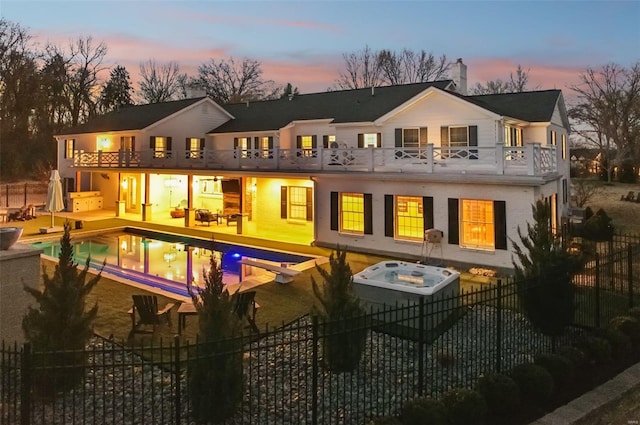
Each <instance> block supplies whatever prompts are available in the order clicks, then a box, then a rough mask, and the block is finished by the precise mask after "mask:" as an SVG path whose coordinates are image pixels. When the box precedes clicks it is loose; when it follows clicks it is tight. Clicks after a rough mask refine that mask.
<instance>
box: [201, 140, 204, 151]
mask: <svg viewBox="0 0 640 425" xmlns="http://www.w3.org/2000/svg"><path fill="white" fill-rule="evenodd" d="M202 149H204V137H202V138H200V150H202Z"/></svg>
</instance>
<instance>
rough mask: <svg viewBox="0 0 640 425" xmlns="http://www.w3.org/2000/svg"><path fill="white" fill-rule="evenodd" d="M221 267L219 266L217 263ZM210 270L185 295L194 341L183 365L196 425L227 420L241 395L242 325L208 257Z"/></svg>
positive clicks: (217, 269)
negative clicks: (192, 310) (192, 309)
mask: <svg viewBox="0 0 640 425" xmlns="http://www.w3.org/2000/svg"><path fill="white" fill-rule="evenodd" d="M221 263H222V262H221ZM209 264H210V269H209V271H208V272H207V271H206V270H204V268H203V276H204V280H205V285H204V288H202V289H199V290H198V291H197V292H194V289H193V288H192V286H191V285H187V289H188V291H189V295H191V299H192V301H193V304H194V305H195V306H196V310H197V311H198V326H199V329H198V337H202V339H203V341H202V342H201V343H199V344H197V345H196V350H195V352H194V353H192V354H191V355H190V356H191V357H190V359H189V363H188V364H187V385H188V391H189V397H190V399H191V414H192V416H193V418H194V419H195V421H196V422H198V423H220V422H223V421H224V420H226V419H227V418H229V417H231V416H232V415H233V414H234V413H235V411H236V409H237V408H238V406H239V404H240V402H241V401H242V395H243V392H244V377H243V373H242V339H241V338H240V336H241V334H242V325H241V323H240V319H239V318H238V316H237V315H236V313H235V311H234V307H235V303H236V300H237V294H235V293H234V294H230V293H229V292H228V291H227V290H226V289H225V286H224V283H223V282H222V277H223V271H222V266H221V265H220V264H218V262H217V261H216V259H215V257H214V255H213V254H211V257H210V260H209Z"/></svg>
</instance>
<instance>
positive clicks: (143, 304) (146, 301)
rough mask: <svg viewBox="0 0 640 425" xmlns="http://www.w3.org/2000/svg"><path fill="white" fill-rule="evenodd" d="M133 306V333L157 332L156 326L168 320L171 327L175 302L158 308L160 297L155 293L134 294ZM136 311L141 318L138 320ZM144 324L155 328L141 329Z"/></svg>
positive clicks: (131, 312) (130, 312) (130, 313)
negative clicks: (150, 329)
mask: <svg viewBox="0 0 640 425" xmlns="http://www.w3.org/2000/svg"><path fill="white" fill-rule="evenodd" d="M131 298H132V299H133V306H132V307H131V309H130V310H129V316H131V333H138V332H140V333H152V332H155V330H156V326H157V325H159V324H161V322H162V321H166V322H167V325H168V326H169V327H171V314H170V313H171V309H172V308H173V306H174V305H175V304H174V303H167V305H166V306H164V308H163V309H162V310H159V309H158V297H156V296H155V295H132V296H131ZM136 312H138V316H139V320H138V321H137V322H136ZM143 325H152V326H153V330H152V331H149V330H147V329H140V327H141V326H143Z"/></svg>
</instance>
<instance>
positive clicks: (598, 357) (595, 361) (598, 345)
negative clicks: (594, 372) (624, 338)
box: [576, 335, 611, 366]
mask: <svg viewBox="0 0 640 425" xmlns="http://www.w3.org/2000/svg"><path fill="white" fill-rule="evenodd" d="M576 347H578V348H579V349H580V350H582V351H583V352H584V353H585V354H586V355H587V359H588V362H589V365H591V366H603V365H606V364H607V363H609V362H610V361H611V344H610V343H609V341H607V340H606V339H604V338H599V337H596V336H593V335H586V336H584V337H582V338H580V339H579V340H578V341H577V342H576Z"/></svg>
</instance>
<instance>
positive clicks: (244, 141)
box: [233, 137, 251, 158]
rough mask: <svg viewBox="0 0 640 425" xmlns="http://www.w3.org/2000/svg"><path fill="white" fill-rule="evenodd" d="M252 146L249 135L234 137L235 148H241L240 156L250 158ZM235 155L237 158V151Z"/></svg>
mask: <svg viewBox="0 0 640 425" xmlns="http://www.w3.org/2000/svg"><path fill="white" fill-rule="evenodd" d="M250 147H251V139H250V138H249V137H234V138H233V148H234V149H236V150H237V149H238V148H240V158H248V157H249V152H248V150H249V148H250ZM233 157H234V158H236V153H234V154H233Z"/></svg>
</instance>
